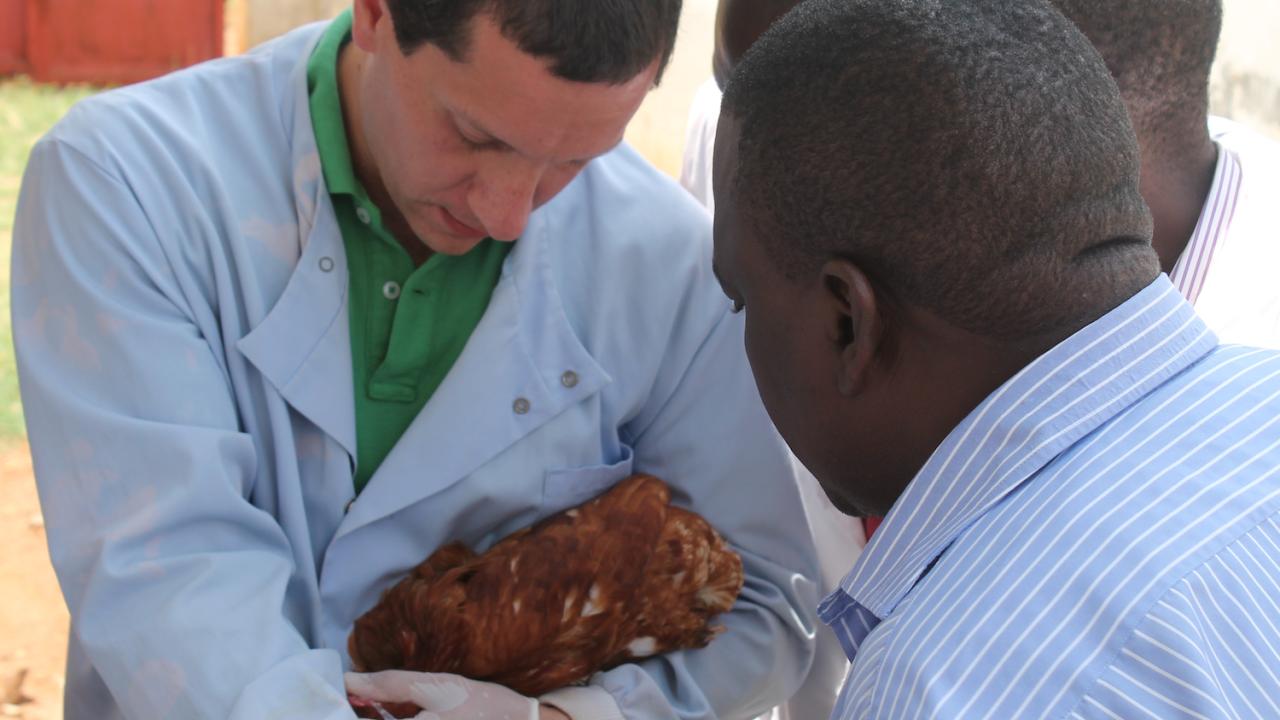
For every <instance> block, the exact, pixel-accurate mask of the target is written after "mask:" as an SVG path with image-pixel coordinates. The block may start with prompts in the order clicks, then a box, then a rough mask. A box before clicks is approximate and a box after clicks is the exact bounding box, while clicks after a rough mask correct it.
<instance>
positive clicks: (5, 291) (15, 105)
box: [0, 78, 94, 441]
mask: <svg viewBox="0 0 1280 720" xmlns="http://www.w3.org/2000/svg"><path fill="white" fill-rule="evenodd" d="M93 92H94V91H93V89H91V88H85V87H65V88H60V87H53V86H49V85H36V84H34V83H31V82H29V81H27V80H24V79H20V78H19V79H9V80H0V441H5V440H12V439H15V438H19V437H21V436H22V434H23V425H22V403H21V402H20V401H19V399H18V374H17V370H16V368H15V366H14V362H13V334H12V331H11V330H10V327H9V247H10V245H11V244H12V239H13V213H14V211H15V209H16V208H17V204H18V186H19V185H20V184H21V181H22V169H23V168H24V167H26V164H27V156H28V155H30V154H31V147H32V146H33V145H35V142H36V140H38V139H39V138H40V136H41V135H43V134H44V133H45V132H47V131H48V130H49V128H51V127H53V124H54V123H56V122H57V121H58V119H59V118H61V117H62V116H63V114H65V113H66V112H67V110H68V109H69V108H70V107H71V105H72V104H73V103H75V102H76V101H77V100H79V99H80V98H83V97H85V96H86V95H89V94H91V93H93Z"/></svg>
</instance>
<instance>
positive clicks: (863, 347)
mask: <svg viewBox="0 0 1280 720" xmlns="http://www.w3.org/2000/svg"><path fill="white" fill-rule="evenodd" d="M822 284H823V291H824V293H825V299H826V302H828V303H829V309H830V313H829V317H830V318H831V320H832V321H831V324H830V327H829V330H828V339H829V340H831V342H832V343H833V344H834V345H835V348H836V350H837V352H839V353H840V360H839V364H838V373H839V374H838V376H837V378H836V387H837V388H838V389H839V390H840V393H841V394H842V395H847V396H852V395H857V394H859V393H861V392H862V391H863V390H864V389H865V387H866V383H867V382H868V380H869V378H868V375H869V373H870V370H871V366H872V363H873V361H874V360H875V359H876V357H877V355H878V354H879V352H880V343H881V340H882V338H883V335H884V332H883V331H884V328H883V327H882V324H881V319H880V312H879V308H878V307H877V306H876V303H877V298H876V292H875V289H874V288H873V287H872V286H871V281H870V280H868V279H867V275H866V273H864V272H862V268H860V267H858V266H857V265H855V264H854V263H852V262H850V261H848V260H844V259H836V260H828V261H827V262H826V264H824V265H823V266H822Z"/></svg>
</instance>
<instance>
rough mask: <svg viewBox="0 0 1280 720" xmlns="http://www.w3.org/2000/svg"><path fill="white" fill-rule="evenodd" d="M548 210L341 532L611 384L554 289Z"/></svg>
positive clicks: (437, 486)
mask: <svg viewBox="0 0 1280 720" xmlns="http://www.w3.org/2000/svg"><path fill="white" fill-rule="evenodd" d="M551 212H552V211H551V209H550V208H544V209H543V210H542V211H539V213H536V214H535V215H534V217H533V218H531V219H530V223H529V227H528V229H527V230H526V232H525V233H524V234H523V235H522V236H521V238H520V240H519V241H517V243H516V247H515V248H513V249H512V251H511V254H510V255H508V256H507V259H506V261H505V263H504V265H503V273H502V277H501V278H500V279H499V281H498V285H497V287H496V288H495V289H494V293H493V297H492V298H491V299H490V301H489V308H488V311H487V312H486V313H485V315H484V317H483V318H482V319H481V320H480V324H479V325H478V326H477V327H476V329H475V332H474V333H472V335H471V338H470V340H468V342H467V345H466V347H465V348H464V349H463V351H462V354H461V355H460V356H459V357H458V360H457V362H455V363H454V366H453V368H452V370H450V372H449V374H448V375H447V376H446V377H445V379H444V382H442V383H441V385H440V387H439V388H438V389H437V390H436V392H435V394H434V395H433V396H432V397H431V399H430V400H429V401H428V402H427V404H426V406H425V407H424V408H423V409H422V412H420V413H419V414H418V417H417V418H415V419H414V421H413V423H412V424H411V425H410V426H409V428H408V430H406V431H405V433H404V435H403V436H402V437H401V438H400V441H399V442H398V443H397V444H396V446H395V447H394V448H392V450H391V452H390V454H388V455H387V457H386V459H385V460H383V462H382V465H381V466H379V468H378V470H377V472H375V473H374V475H373V477H372V478H370V480H369V484H368V486H366V487H365V489H364V491H363V492H362V493H361V495H360V497H359V498H358V499H357V501H356V502H355V503H354V504H353V505H352V507H351V512H350V514H349V515H348V516H347V518H346V519H345V520H344V522H343V524H342V526H341V527H340V528H339V529H338V537H342V536H343V535H344V534H346V533H348V532H351V531H352V530H354V529H356V528H358V527H361V526H363V525H367V524H369V523H371V522H374V521H376V520H378V519H381V518H383V517H386V516H387V515H390V514H392V513H394V512H395V511H397V510H399V509H401V508H404V507H406V506H408V505H411V504H413V503H415V502H417V501H419V500H422V499H424V498H427V497H430V496H431V495H434V494H436V493H439V492H442V491H444V490H446V489H448V488H449V487H450V486H452V485H453V484H455V483H457V482H458V481H460V480H462V479H463V478H465V477H466V476H467V475H470V474H471V473H472V472H474V471H475V470H476V469H478V468H479V467H480V466H482V465H484V464H485V463H486V462H488V461H489V460H491V459H493V458H494V457H495V456H497V455H498V454H499V453H501V452H502V451H503V450H506V449H507V448H509V447H511V446H512V445H514V444H516V443H517V442H518V441H519V440H520V439H522V438H524V437H525V436H527V435H529V434H530V433H532V432H533V431H535V430H537V429H538V428H539V427H541V426H542V425H543V424H545V423H546V422H548V421H549V420H551V419H552V418H554V417H556V416H557V415H559V414H560V413H562V412H563V411H565V410H566V409H567V408H569V407H571V406H573V405H575V404H577V403H580V402H582V401H584V400H586V399H587V398H589V397H591V396H592V395H594V394H596V393H597V392H599V391H600V390H601V388H603V387H605V386H606V385H607V384H609V383H610V382H611V381H612V378H610V377H609V375H608V373H606V372H605V370H604V368H602V367H601V366H600V365H599V363H597V362H596V360H595V358H593V357H592V356H591V353H590V352H588V350H587V349H586V348H585V347H584V346H583V345H582V342H581V341H580V340H579V339H578V336H577V334H576V333H575V332H574V330H573V327H572V326H571V325H570V323H569V318H568V316H567V315H566V313H565V309H564V306H563V304H562V302H561V299H560V295H559V293H558V292H557V290H556V284H555V278H554V273H553V272H552V266H551V262H552V253H551V252H550V249H551V248H550V243H551V242H552V241H553V238H552V227H553V225H554V223H553V221H552V220H551V219H550V218H549V215H550V213H551Z"/></svg>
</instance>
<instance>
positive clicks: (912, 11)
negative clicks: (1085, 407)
mask: <svg viewBox="0 0 1280 720" xmlns="http://www.w3.org/2000/svg"><path fill="white" fill-rule="evenodd" d="M723 107H724V112H726V113H728V114H729V115H731V116H732V117H733V118H734V119H735V120H736V121H737V123H738V129H739V137H738V147H737V158H738V165H737V169H736V170H737V172H736V178H735V182H734V183H733V185H732V189H731V190H730V192H731V193H733V194H734V196H735V197H734V199H733V204H734V206H735V207H736V208H739V211H740V212H741V213H743V214H742V217H743V218H744V220H745V222H746V223H748V224H749V225H750V226H751V227H752V228H753V231H752V232H753V234H755V235H757V236H758V237H759V238H760V239H761V240H760V241H761V242H763V243H764V246H765V249H766V251H767V252H768V253H769V255H770V257H771V259H772V260H773V261H775V262H777V263H778V264H779V267H780V269H781V270H782V272H783V273H784V274H785V275H786V276H788V277H791V278H793V279H795V278H800V277H813V276H814V274H815V273H816V272H817V270H818V268H819V267H820V266H821V264H822V263H823V262H825V261H826V260H828V259H832V258H835V257H843V258H846V259H849V260H852V261H854V262H856V263H857V264H858V265H859V266H860V267H861V268H862V269H863V271H864V272H866V273H867V274H868V276H869V278H870V279H871V281H872V283H873V284H874V285H875V286H876V287H877V289H878V292H879V293H880V294H881V295H883V296H884V297H886V299H887V300H888V301H890V302H895V303H896V304H898V305H908V304H909V305H912V306H916V307H923V308H927V309H929V310H930V311H932V312H934V313H935V314H937V315H939V316H941V317H943V318H946V319H947V320H948V321H950V322H952V323H953V324H955V325H957V326H960V327H963V328H966V329H968V330H969V331H971V332H975V333H978V334H981V335H984V336H988V337H994V338H1000V339H1003V340H1012V339H1030V338H1034V337H1044V336H1045V335H1046V334H1049V333H1057V334H1058V335H1060V336H1065V335H1063V334H1062V333H1063V332H1067V333H1068V334H1069V332H1074V331H1075V330H1076V329H1078V328H1079V327H1082V326H1083V325H1085V324H1087V323H1088V322H1091V321H1092V320H1094V319H1096V318H1097V317H1099V316H1101V315H1102V314H1104V313H1105V312H1106V311H1108V310H1110V309H1111V308H1113V307H1115V305H1117V304H1118V303H1119V302H1122V301H1123V300H1124V299H1125V298H1127V297H1129V296H1130V295H1132V294H1133V293H1134V292H1136V291H1137V290H1139V289H1141V288H1142V287H1144V286H1145V285H1146V284H1147V283H1149V282H1150V281H1151V280H1153V279H1154V278H1155V276H1156V274H1157V273H1158V272H1159V268H1158V264H1157V262H1156V259H1155V254H1154V252H1153V251H1152V250H1151V248H1150V244H1149V243H1150V237H1151V218H1150V214H1149V213H1148V212H1147V209H1146V206H1145V205H1144V204H1143V201H1142V197H1141V196H1140V195H1139V193H1138V150H1137V145H1136V142H1135V140H1134V136H1133V130H1132V128H1131V127H1130V125H1129V121H1128V119H1127V117H1126V113H1125V108H1124V105H1123V104H1122V102H1121V100H1120V97H1119V93H1118V92H1117V90H1116V86H1115V83H1114V82H1113V81H1112V79H1111V76H1110V74H1109V73H1108V72H1107V69H1106V67H1105V66H1104V65H1103V63H1102V60H1101V58H1099V57H1098V54H1097V53H1096V52H1095V51H1094V49H1093V47H1092V46H1090V44H1089V43H1088V41H1087V40H1086V39H1085V38H1084V37H1083V36H1082V35H1081V34H1080V33H1079V32H1078V31H1077V30H1076V29H1075V28H1074V27H1072V26H1071V24H1070V23H1069V22H1068V21H1067V20H1066V19H1065V18H1063V16H1062V15H1061V14H1059V13H1058V12H1056V11H1054V10H1053V9H1052V8H1051V7H1050V6H1048V5H1047V4H1045V3H1044V2H1042V1H1041V0H1026V1H1019V2H1008V1H1007V0H985V1H984V0H809V2H805V3H802V4H801V5H799V6H798V7H797V8H796V9H795V10H793V11H791V13H789V14H788V15H787V16H785V17H784V18H783V19H782V20H780V21H779V22H778V23H777V24H775V25H774V26H773V27H772V28H771V29H770V30H769V31H768V32H766V33H765V34H764V35H763V36H762V37H761V39H760V40H759V41H758V42H757V43H756V44H755V45H754V46H753V47H752V48H751V49H750V50H749V51H748V52H747V54H746V55H745V56H744V57H743V60H742V63H741V64H740V65H739V66H738V68H737V70H736V71H735V73H734V75H733V78H732V80H731V81H730V84H729V87H728V88H727V90H726V92H725V96H724V103H723ZM720 209H722V208H720V207H717V210H720Z"/></svg>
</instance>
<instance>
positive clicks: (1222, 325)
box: [1170, 117, 1280, 348]
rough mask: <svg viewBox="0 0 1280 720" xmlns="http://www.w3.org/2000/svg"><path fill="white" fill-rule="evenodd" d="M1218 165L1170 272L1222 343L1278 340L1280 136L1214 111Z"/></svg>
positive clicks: (1276, 344) (1277, 343) (1275, 343)
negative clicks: (1272, 136)
mask: <svg viewBox="0 0 1280 720" xmlns="http://www.w3.org/2000/svg"><path fill="white" fill-rule="evenodd" d="M1209 134H1210V136H1211V137H1212V138H1213V140H1214V142H1216V143H1217V144H1218V167H1217V169H1216V171H1215V174H1214V180H1213V185H1212V187H1211V188H1210V190H1209V195H1208V197H1207V199H1206V200H1205V205H1204V209H1203V210H1202V211H1201V215H1200V220H1199V222H1198V223H1197V225H1196V229H1195V231H1194V232H1193V233H1192V237H1191V240H1190V241H1189V242H1188V243H1187V247H1186V249H1185V250H1184V251H1183V253H1182V255H1181V256H1180V257H1179V258H1178V262H1177V264H1176V265H1175V266H1174V268H1173V272H1172V273H1170V279H1172V280H1173V282H1174V285H1175V286H1177V288H1178V290H1179V291H1181V292H1182V294H1183V295H1184V296H1185V297H1186V298H1187V299H1188V300H1190V301H1191V303H1192V304H1193V305H1195V308H1196V312H1197V313H1199V314H1200V316H1201V317H1202V318H1204V320H1205V322H1206V323H1208V325H1209V327H1210V328H1212V329H1213V331H1214V332H1215V333H1217V334H1218V336H1219V337H1220V338H1221V339H1222V342H1224V343H1240V344H1243V345H1254V346H1257V347H1268V348H1280V277H1278V276H1277V273H1278V272H1280V143H1277V142H1275V141H1274V140H1271V139H1269V138H1266V137H1264V136H1262V135H1260V134H1258V133H1256V132H1254V131H1253V130H1250V129H1249V128H1247V127H1245V126H1243V125H1240V124H1239V123H1236V122H1233V121H1231V120H1227V119H1225V118H1218V117H1212V118H1210V119H1209Z"/></svg>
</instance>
